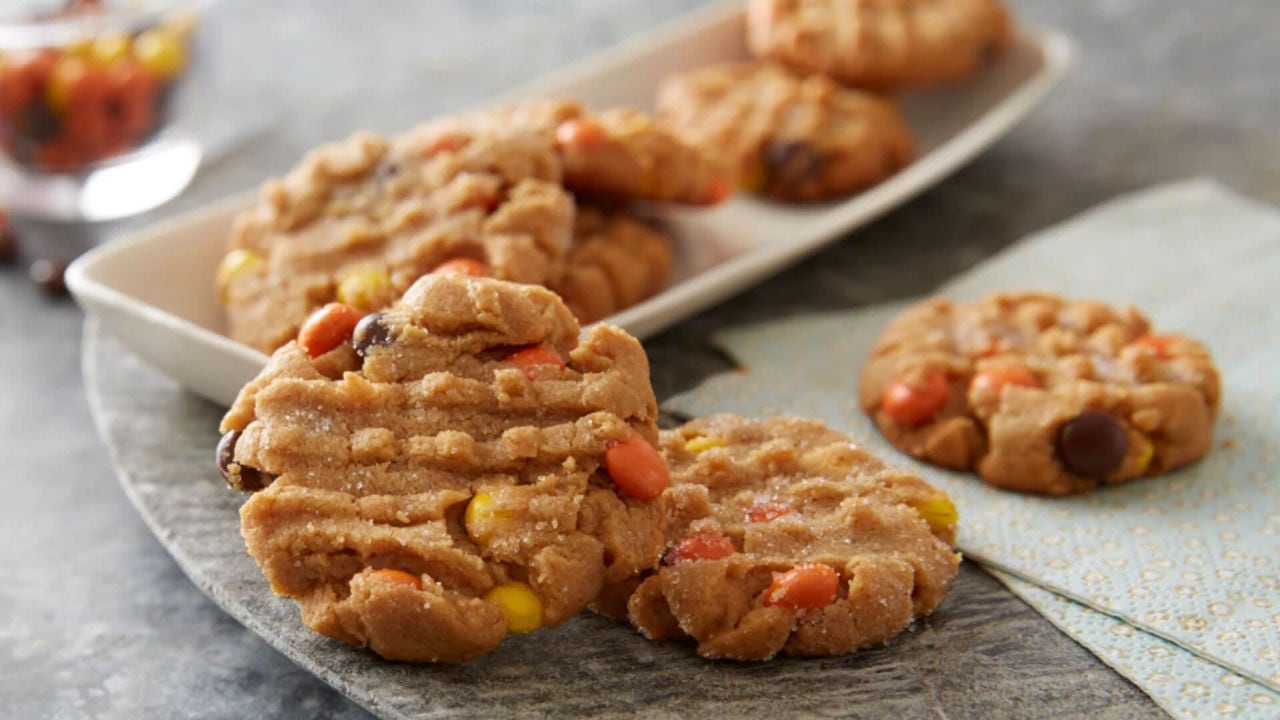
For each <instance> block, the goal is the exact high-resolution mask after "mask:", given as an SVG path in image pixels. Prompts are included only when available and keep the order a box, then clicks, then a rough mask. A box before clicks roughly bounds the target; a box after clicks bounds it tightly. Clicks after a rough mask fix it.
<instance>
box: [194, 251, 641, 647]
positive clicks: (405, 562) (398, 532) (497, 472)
mask: <svg viewBox="0 0 1280 720" xmlns="http://www.w3.org/2000/svg"><path fill="white" fill-rule="evenodd" d="M308 327H310V326H308ZM306 332H307V331H306V330H305V329H304V336H306ZM315 335H316V336H317V337H320V336H323V335H322V334H320V333H316V334H315ZM324 337H329V338H330V340H329V342H328V343H327V344H321V345H319V346H314V345H311V344H308V343H307V342H291V343H289V344H287V345H285V346H284V347H282V348H280V350H278V351H277V352H276V353H275V355H274V356H273V357H272V359H271V362H270V364H269V365H268V367H267V368H266V369H265V370H264V371H263V373H262V374H261V375H260V376H259V377H258V378H257V379H255V380H254V381H252V382H251V383H250V384H249V385H247V386H246V387H245V389H244V390H243V391H242V392H241V395H240V397H239V398H238V399H237V401H236V403H235V405H234V406H233V407H232V408H231V410H230V411H229V412H228V413H227V415H226V417H225V418H224V419H223V423H222V431H223V432H224V433H225V434H224V439H223V441H222V442H221V443H220V447H219V462H220V465H222V466H223V468H224V471H225V472H226V474H227V476H228V482H230V483H231V484H232V485H233V486H236V487H241V488H246V489H253V488H256V487H260V488H262V489H260V490H258V491H257V492H256V493H255V494H254V495H253V496H252V497H250V498H249V500H248V502H246V503H245V505H244V507H243V509H242V511H241V520H242V531H243V534H244V537H245V542H246V545H247V546H248V549H249V553H250V554H251V555H252V556H253V557H254V558H255V559H256V560H257V561H258V562H259V564H260V565H261V566H262V570H263V573H264V575H266V577H267V579H268V580H269V581H270V582H271V586H272V588H273V589H274V590H275V591H276V592H277V593H279V594H283V595H287V596H289V597H292V598H295V599H297V600H299V602H300V604H301V607H302V615H303V619H304V620H305V621H306V623H307V624H308V625H310V626H311V627H312V628H313V629H315V630H316V631H318V632H320V633H322V634H324V635H328V636H330V637H334V638H337V639H340V640H343V641H346V642H349V643H352V644H355V645H368V646H369V647H371V648H372V649H373V650H374V651H376V652H378V653H379V654H381V655H383V656H384V657H387V658H391V659H399V660H410V661H439V662H456V661H462V660H466V659H470V658H473V657H475V656H477V655H480V654H483V653H484V652H487V651H489V650H491V649H492V648H494V647H495V646H496V645H497V644H498V643H499V642H500V641H501V640H502V638H503V637H504V636H506V635H507V634H508V632H523V631H528V630H531V629H535V628H537V627H540V626H543V625H553V624H557V623H560V622H563V621H564V620H567V619H568V618H569V617H571V616H573V615H574V614H575V613H577V612H578V611H579V610H581V609H582V608H583V607H585V606H586V604H587V603H589V602H590V601H591V600H593V599H594V598H595V596H596V595H597V594H598V592H599V590H600V588H601V587H602V585H603V583H605V582H606V581H609V582H619V581H621V580H623V579H624V578H626V577H627V576H629V575H633V574H635V573H637V572H639V571H641V570H643V569H646V568H649V567H652V566H653V565H654V564H655V563H656V562H657V560H658V558H659V556H660V554H661V552H662V547H663V543H662V531H661V522H662V502H661V500H660V494H661V489H662V488H661V487H659V485H658V484H661V485H665V482H666V475H665V468H664V467H663V466H662V465H661V458H660V457H659V455H658V453H657V451H656V450H655V449H654V447H653V443H655V442H656V440H657V430H656V428H655V425H654V418H655V416H656V413H657V409H656V403H655V401H654V396H653V391H652V389H651V387H650V385H649V380H648V361H647V359H646V357H645V355H644V351H643V349H642V348H641V347H640V344H639V343H638V342H637V341H636V340H635V339H634V338H632V337H631V336H629V335H627V334H626V333H624V332H622V331H620V330H617V329H616V328H612V327H608V326H597V327H595V328H593V329H592V330H591V331H589V332H587V333H586V334H585V335H584V336H583V337H582V339H581V340H579V337H578V324H577V323H576V321H575V320H574V319H573V316H572V315H571V314H570V313H569V311H568V309H567V308H566V307H565V306H564V304H563V303H562V302H561V301H560V300H559V299H558V298H557V297H556V296H555V295H554V294H553V293H551V292H550V291H548V290H545V289H543V288H540V287H534V286H525V285H516V284H513V283H506V282H501V281H497V280H490V279H485V278H470V277H465V276H462V275H428V276H426V277H424V278H422V279H421V280H419V281H418V282H417V283H415V284H414V285H413V286H412V287H411V288H410V290H409V291H408V292H407V293H406V294H405V296H404V298H403V299H402V300H401V301H400V302H399V303H397V304H396V305H394V306H393V307H391V308H390V309H388V310H386V311H384V312H382V313H375V314H372V315H368V316H366V317H365V318H364V319H363V320H361V321H360V324H359V325H358V326H357V327H356V328H355V330H354V332H353V331H351V330H350V329H348V330H347V335H346V336H345V337H344V336H342V335H341V334H340V333H334V334H333V335H331V336H324ZM334 337H336V338H337V340H333V339H332V338H334ZM655 463H656V465H655Z"/></svg>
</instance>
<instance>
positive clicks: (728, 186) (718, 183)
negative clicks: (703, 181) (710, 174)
mask: <svg viewBox="0 0 1280 720" xmlns="http://www.w3.org/2000/svg"><path fill="white" fill-rule="evenodd" d="M732 195H733V183H731V182H729V181H728V180H726V179H725V178H716V179H715V180H712V181H711V184H710V185H708V186H707V194H706V196H705V198H706V203H707V204H708V205H717V204H719V203H722V202H724V201H725V200H728V199H729V197H730V196H732Z"/></svg>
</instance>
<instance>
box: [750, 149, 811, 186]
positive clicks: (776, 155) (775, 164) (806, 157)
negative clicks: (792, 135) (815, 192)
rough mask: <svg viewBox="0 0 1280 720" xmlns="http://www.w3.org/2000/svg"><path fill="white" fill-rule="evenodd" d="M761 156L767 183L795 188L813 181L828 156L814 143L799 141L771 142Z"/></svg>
mask: <svg viewBox="0 0 1280 720" xmlns="http://www.w3.org/2000/svg"><path fill="white" fill-rule="evenodd" d="M760 157H761V160H763V162H764V167H765V176H766V180H765V183H766V184H767V185H768V186H771V187H778V188H795V187H798V186H800V185H803V184H805V183H808V182H812V181H814V180H816V179H817V178H818V176H819V175H821V174H822V172H823V170H824V169H825V167H826V164H827V161H826V158H825V157H823V155H822V153H821V152H819V151H818V150H816V149H814V147H813V146H812V145H810V144H808V143H804V142H797V141H786V142H782V141H775V142H770V143H768V144H766V145H765V146H764V149H763V150H762V151H761V155H760Z"/></svg>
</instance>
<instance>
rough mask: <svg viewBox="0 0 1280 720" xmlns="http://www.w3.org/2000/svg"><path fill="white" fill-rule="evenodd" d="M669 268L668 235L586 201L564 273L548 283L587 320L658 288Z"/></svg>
mask: <svg viewBox="0 0 1280 720" xmlns="http://www.w3.org/2000/svg"><path fill="white" fill-rule="evenodd" d="M670 274H671V240H670V238H668V237H667V236H666V235H664V234H663V233H661V232H659V231H657V230H655V229H653V228H651V227H649V226H648V225H645V224H644V223H642V222H640V221H639V220H636V219H634V218H631V217H628V216H627V215H626V214H625V213H624V212H621V211H609V210H603V209H600V208H597V207H592V206H589V205H588V206H580V207H579V208H578V214H577V217H576V218H575V219H574V231H573V245H572V246H571V247H570V248H569V254H568V256H567V257H566V258H565V271H564V274H563V275H561V277H560V279H559V280H557V281H555V282H553V283H551V285H550V287H551V289H552V290H554V291H555V292H556V294H558V295H559V296H560V297H561V298H562V299H563V300H564V302H565V304H566V305H568V306H569V309H570V310H572V311H573V314H574V317H576V318H578V322H580V323H583V324H584V325H585V324H587V323H593V322H596V321H597V320H601V319H603V318H606V317H608V316H610V315H612V314H614V313H616V312H620V311H622V310H625V309H627V308H629V307H631V306H632V305H635V304H637V303H639V302H640V301H642V300H645V299H647V298H649V297H650V296H652V295H655V294H657V293H658V292H659V291H661V290H662V288H663V287H665V286H666V283H667V278H668V277H669V276H670Z"/></svg>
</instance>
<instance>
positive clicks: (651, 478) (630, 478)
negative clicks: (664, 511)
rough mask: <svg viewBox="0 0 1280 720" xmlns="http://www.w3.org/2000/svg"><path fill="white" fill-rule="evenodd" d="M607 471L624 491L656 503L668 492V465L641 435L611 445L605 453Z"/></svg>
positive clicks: (615, 483) (614, 482)
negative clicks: (657, 499)
mask: <svg viewBox="0 0 1280 720" xmlns="http://www.w3.org/2000/svg"><path fill="white" fill-rule="evenodd" d="M604 469H605V470H606V471H608V473H609V477H611V478H613V484H614V485H617V486H618V489H619V490H621V491H622V492H624V493H626V494H627V495H630V496H631V497H635V498H639V499H641V500H652V499H654V498H656V497H658V496H659V495H661V494H662V491H663V490H666V489H667V464H666V463H665V462H663V460H662V456H661V455H659V454H658V451H657V450H655V449H654V448H653V446H652V445H650V444H649V442H648V441H647V440H645V439H644V438H642V437H640V436H639V435H632V436H631V437H629V438H627V439H626V440H618V441H616V442H613V443H610V444H609V448H608V449H607V450H605V451H604Z"/></svg>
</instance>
